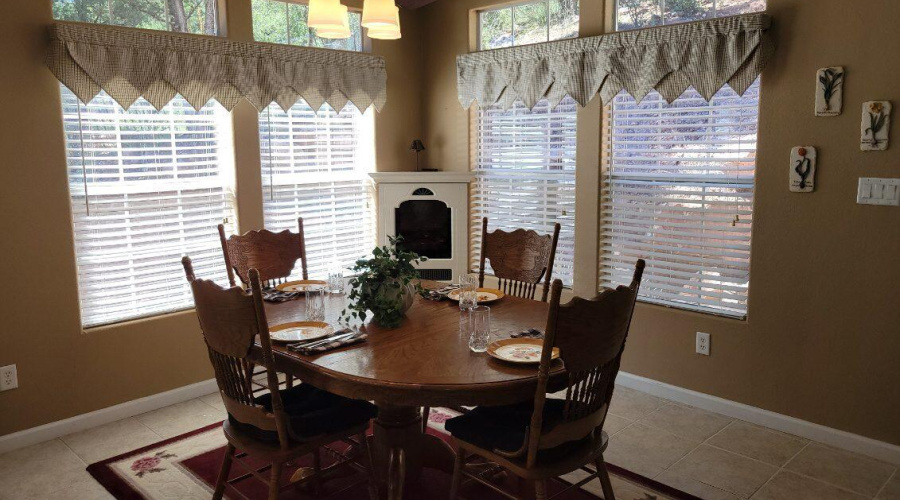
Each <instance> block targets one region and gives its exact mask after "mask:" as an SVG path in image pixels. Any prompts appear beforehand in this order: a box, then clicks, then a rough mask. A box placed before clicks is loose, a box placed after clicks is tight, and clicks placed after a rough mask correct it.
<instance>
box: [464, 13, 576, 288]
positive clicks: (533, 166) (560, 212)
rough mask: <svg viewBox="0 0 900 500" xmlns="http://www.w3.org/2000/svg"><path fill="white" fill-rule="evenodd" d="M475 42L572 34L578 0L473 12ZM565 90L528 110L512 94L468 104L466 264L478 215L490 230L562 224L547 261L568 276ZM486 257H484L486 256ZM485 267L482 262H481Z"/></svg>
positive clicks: (569, 173)
mask: <svg viewBox="0 0 900 500" xmlns="http://www.w3.org/2000/svg"><path fill="white" fill-rule="evenodd" d="M478 17H479V26H480V31H479V39H480V41H481V48H482V49H493V48H499V47H509V46H513V45H523V44H528V43H536V42H545V41H548V40H557V39H561V38H571V37H576V36H578V1H577V0H549V1H547V0H543V1H538V2H529V3H524V4H517V5H513V6H509V7H503V8H500V9H492V10H486V11H482V12H479V16H478ZM576 109H577V103H576V102H575V101H574V100H573V99H571V98H569V97H566V98H565V99H563V100H562V101H561V102H560V103H559V105H557V106H556V107H551V106H550V104H549V102H548V101H546V100H543V101H541V102H539V103H537V104H536V105H535V107H534V108H533V109H531V110H529V109H528V108H527V107H526V106H525V105H524V104H522V103H521V102H516V103H515V104H514V105H513V106H512V107H511V108H510V109H509V110H504V109H503V108H502V107H500V106H497V105H495V106H491V107H486V108H480V109H478V110H477V111H475V112H473V122H472V129H473V133H474V139H473V141H472V145H473V149H474V151H473V170H474V171H475V174H476V180H475V183H474V185H473V188H472V196H471V203H472V206H471V210H470V212H471V217H472V219H471V254H470V264H471V266H472V268H473V269H474V268H475V267H477V266H478V263H479V261H480V257H481V218H482V217H487V218H488V219H489V228H490V230H492V231H493V230H495V229H505V230H512V229H516V228H520V227H521V228H525V229H533V230H535V231H537V232H539V233H542V234H552V233H553V225H554V224H555V223H557V222H559V223H560V225H561V226H562V229H561V231H560V237H559V247H558V249H557V253H556V262H555V265H554V269H553V275H554V277H557V278H560V279H562V280H563V282H564V283H565V284H566V285H567V286H571V285H572V281H573V278H574V276H573V275H574V255H575V248H574V247H575V117H576ZM488 264H489V263H488ZM488 272H490V269H488Z"/></svg>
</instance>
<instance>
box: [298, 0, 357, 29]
mask: <svg viewBox="0 0 900 500" xmlns="http://www.w3.org/2000/svg"><path fill="white" fill-rule="evenodd" d="M307 24H308V26H309V27H310V28H315V29H317V30H329V31H339V30H343V28H344V24H348V23H347V7H345V6H343V5H341V2H340V0H309V19H308V21H307ZM319 36H321V35H319Z"/></svg>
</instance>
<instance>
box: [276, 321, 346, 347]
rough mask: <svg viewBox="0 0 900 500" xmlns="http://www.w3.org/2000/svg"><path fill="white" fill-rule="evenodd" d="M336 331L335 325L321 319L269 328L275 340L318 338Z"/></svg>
mask: <svg viewBox="0 0 900 500" xmlns="http://www.w3.org/2000/svg"><path fill="white" fill-rule="evenodd" d="M332 333H334V327H332V326H331V325H329V324H328V323H323V322H321V321H295V322H293V323H285V324H283V325H275V326H273V327H271V328H269V338H271V339H272V340H273V341H275V342H300V341H306V340H317V339H321V338H324V337H327V336H329V335H331V334H332Z"/></svg>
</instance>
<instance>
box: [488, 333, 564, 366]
mask: <svg viewBox="0 0 900 500" xmlns="http://www.w3.org/2000/svg"><path fill="white" fill-rule="evenodd" d="M543 350H544V341H543V339H503V340H498V341H496V342H492V343H491V345H489V346H488V348H487V353H488V354H490V355H491V357H494V358H497V359H499V360H501V361H506V362H508V363H519V364H534V363H540V362H541V353H542V352H543ZM558 357H559V348H558V347H554V348H553V355H552V357H551V359H556V358H558Z"/></svg>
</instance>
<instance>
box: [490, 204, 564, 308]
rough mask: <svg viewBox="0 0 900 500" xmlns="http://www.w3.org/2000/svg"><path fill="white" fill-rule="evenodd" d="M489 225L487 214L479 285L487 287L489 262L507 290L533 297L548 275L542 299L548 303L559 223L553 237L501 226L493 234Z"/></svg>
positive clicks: (528, 297) (512, 293) (518, 295)
mask: <svg viewBox="0 0 900 500" xmlns="http://www.w3.org/2000/svg"><path fill="white" fill-rule="evenodd" d="M487 228H488V219H487V217H484V218H482V219H481V235H482V236H481V266H480V267H479V270H478V286H480V287H483V286H484V267H485V261H490V263H491V269H493V271H494V276H496V277H497V279H498V280H499V282H500V284H499V286H500V289H501V290H503V293H505V294H507V295H515V296H516V297H523V298H526V299H532V300H533V299H534V294H535V292H536V291H537V287H538V285H539V284H540V282H541V278H544V286H543V290H542V292H541V302H547V294H548V293H549V291H550V280H551V279H552V277H553V261H554V260H555V259H556V245H557V243H559V229H560V225H559V223H556V224H555V225H554V226H553V235H552V236H551V235H546V234H545V235H542V234H539V233H537V232H536V231H532V230H530V229H529V230H525V229H521V228H520V229H516V230H515V231H513V232H511V233H510V232H506V231H503V230H500V229H497V230H495V231H493V232H490V233H489V232H488V230H487Z"/></svg>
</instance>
